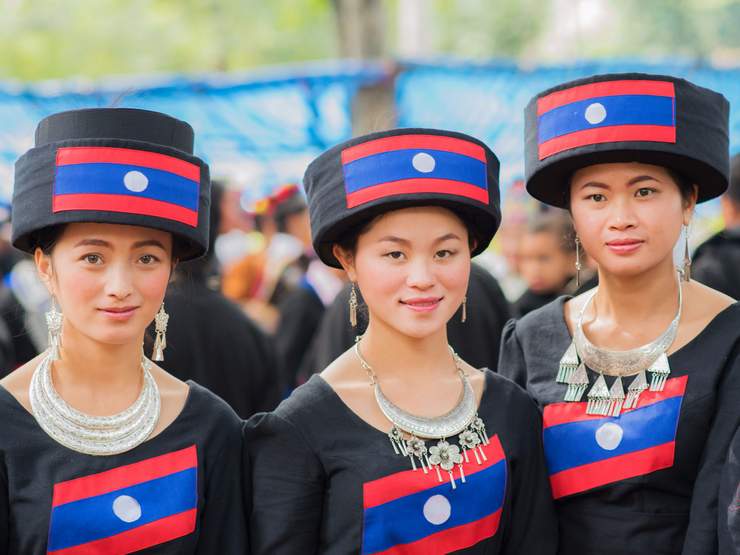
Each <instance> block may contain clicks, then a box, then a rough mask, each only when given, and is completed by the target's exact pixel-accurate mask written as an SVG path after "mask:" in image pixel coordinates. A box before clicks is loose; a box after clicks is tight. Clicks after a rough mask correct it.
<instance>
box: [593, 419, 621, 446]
mask: <svg viewBox="0 0 740 555" xmlns="http://www.w3.org/2000/svg"><path fill="white" fill-rule="evenodd" d="M622 437H624V430H623V429H622V427H621V426H620V425H619V424H615V423H614V422H607V423H606V424H604V425H603V426H601V427H600V428H599V429H598V430H596V443H598V444H599V447H601V448H602V449H605V450H606V451H614V450H615V449H616V448H617V447H619V444H620V443H622Z"/></svg>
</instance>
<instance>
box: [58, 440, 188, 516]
mask: <svg viewBox="0 0 740 555" xmlns="http://www.w3.org/2000/svg"><path fill="white" fill-rule="evenodd" d="M197 467H198V453H197V450H196V447H195V445H191V446H190V447H186V448H185V449H181V450H179V451H175V452H173V453H167V454H166V455H160V456H158V457H153V458H151V459H146V460H144V461H140V462H137V463H133V464H129V465H126V466H121V467H118V468H114V469H112V470H107V471H105V472H101V473H99V474H92V475H90V476H83V477H82V478H75V479H74V480H68V481H66V482H60V483H58V484H55V485H54V498H53V501H52V504H51V506H52V507H58V506H60V505H64V504H66V503H71V502H72V501H78V500H80V499H87V498H89V497H95V496H97V495H103V494H106V493H110V492H112V491H117V490H119V489H123V488H127V487H130V486H133V485H136V484H141V483H143V482H148V481H150V480H156V479H157V478H162V477H164V476H168V475H170V474H175V473H176V472H181V471H183V470H187V469H188V468H197Z"/></svg>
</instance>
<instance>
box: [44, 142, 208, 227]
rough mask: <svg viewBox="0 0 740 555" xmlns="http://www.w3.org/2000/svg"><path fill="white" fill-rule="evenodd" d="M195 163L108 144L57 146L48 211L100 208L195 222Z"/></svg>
mask: <svg viewBox="0 0 740 555" xmlns="http://www.w3.org/2000/svg"><path fill="white" fill-rule="evenodd" d="M199 193H200V166H198V165H196V164H193V163H191V162H187V161H186V160H182V159H180V158H176V157H174V156H168V155H166V154H159V153H157V152H149V151H144V150H136V149H132V148H110V147H65V148H60V149H58V150H57V156H56V177H55V180H54V191H53V200H52V210H53V212H55V213H56V212H67V211H70V210H101V211H108V212H125V213H128V214H141V215H144V216H154V217H158V218H165V219H167V220H173V221H176V222H180V223H183V224H186V225H189V226H191V227H197V226H198V197H199Z"/></svg>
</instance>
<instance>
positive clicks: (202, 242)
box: [12, 108, 211, 260]
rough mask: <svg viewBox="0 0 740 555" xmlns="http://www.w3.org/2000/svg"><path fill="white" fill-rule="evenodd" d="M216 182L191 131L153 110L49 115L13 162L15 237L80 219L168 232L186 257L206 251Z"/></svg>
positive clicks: (26, 238)
mask: <svg viewBox="0 0 740 555" xmlns="http://www.w3.org/2000/svg"><path fill="white" fill-rule="evenodd" d="M210 192H211V182H210V177H209V171H208V165H207V164H205V163H204V162H203V161H202V160H200V159H199V158H197V157H196V156H193V129H192V128H191V127H190V125H188V124H187V123H186V122H184V121H180V120H178V119H175V118H173V117H170V116H168V115H166V114H161V113H159V112H151V111H148V110H134V109H125V108H94V109H86V110H73V111H69V112H61V113H58V114H54V115H51V116H49V117H47V118H46V119H44V120H42V121H41V123H39V125H38V127H37V128H36V144H35V146H34V148H32V149H30V150H29V151H28V152H26V153H25V154H24V155H23V156H21V157H20V158H19V159H18V161H17V162H16V164H15V184H14V188H13V207H12V223H13V231H12V241H13V245H14V246H16V247H17V248H19V249H22V250H25V251H28V252H31V251H32V250H33V248H34V241H33V235H34V232H36V231H38V230H40V229H43V228H45V227H49V226H54V225H59V224H66V223H78V222H94V223H113V224H127V225H138V226H143V227H151V228H155V229H161V230H163V231H169V232H170V233H172V234H173V235H175V236H176V238H177V239H178V240H179V244H180V245H181V250H180V251H179V252H178V254H179V256H180V258H181V259H183V260H188V259H192V258H196V257H198V256H201V255H203V254H204V253H205V252H206V251H207V249H208V213H209V207H210Z"/></svg>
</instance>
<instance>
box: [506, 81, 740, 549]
mask: <svg viewBox="0 0 740 555" xmlns="http://www.w3.org/2000/svg"><path fill="white" fill-rule="evenodd" d="M728 112H729V105H728V103H727V101H726V100H725V99H724V97H722V96H721V95H719V94H717V93H715V92H713V91H710V90H707V89H703V88H701V87H697V86H695V85H693V84H691V83H689V82H687V81H685V80H682V79H676V78H673V77H665V76H652V75H642V74H624V75H602V76H596V77H591V78H588V79H583V80H579V81H575V82H571V83H566V84H564V85H561V86H558V87H556V88H554V89H551V90H548V91H545V92H543V93H541V94H540V95H538V96H537V97H536V98H535V99H533V100H532V102H531V103H530V104H529V106H528V108H527V113H526V118H527V119H526V125H527V132H526V149H527V152H526V161H527V178H528V182H527V187H528V190H529V192H530V193H531V194H532V195H533V196H535V197H536V198H538V199H540V200H542V201H543V202H546V203H549V204H551V205H554V206H559V207H562V208H568V209H569V210H570V213H571V215H572V217H573V222H574V225H575V229H576V233H577V237H578V239H579V242H580V245H581V246H582V247H583V249H584V250H585V251H586V252H587V253H588V255H589V256H590V257H591V258H592V259H593V260H594V261H595V262H596V263H597V265H598V273H599V286H598V288H597V289H594V290H592V291H589V292H586V293H584V294H582V295H579V296H577V297H575V298H569V297H561V298H559V299H557V300H555V301H553V302H552V303H550V304H549V305H546V306H544V307H542V308H541V309H539V310H536V311H534V312H532V313H530V314H528V315H527V316H525V317H524V318H522V319H521V320H520V321H518V322H510V323H509V324H508V325H507V327H506V329H505V332H504V338H503V340H502V350H501V357H500V362H499V372H501V373H502V374H504V375H506V376H509V377H511V378H512V379H514V380H515V381H517V382H518V383H520V384H521V385H522V386H525V387H526V388H527V389H528V391H529V392H530V393H531V394H532V395H533V396H534V397H535V399H536V400H537V401H538V403H539V404H540V405H541V406H542V407H543V410H544V415H543V427H544V436H543V437H544V444H545V453H546V457H547V465H548V470H549V473H550V483H551V486H552V490H553V496H554V498H555V500H556V510H557V513H558V518H559V529H560V548H559V552H560V553H579V554H581V555H588V554H596V553H599V554H602V553H614V554H616V553H671V554H675V553H684V554H687V555H700V554H712V553H716V552H717V520H718V515H717V498H718V490H719V481H720V474H721V471H722V465H723V464H724V461H725V459H726V456H727V450H728V445H729V443H730V440H731V438H732V436H733V434H734V433H735V431H736V430H737V427H738V422H739V421H740V360H739V358H738V352H739V350H740V304H738V303H736V302H734V301H733V299H731V298H729V297H727V296H725V295H723V294H721V293H718V292H717V291H714V290H712V289H709V288H707V287H705V286H703V285H701V284H699V283H697V282H694V281H691V280H690V260H689V257H688V247H687V246H686V245H685V244H684V240H685V239H683V238H682V241H681V243H680V245H681V253H682V255H683V262H682V263H681V264H680V270H679V271H677V269H676V267H675V264H674V259H673V249H674V245H676V243H677V242H678V241H679V237H680V236H681V228H682V226H683V227H684V228H687V227H688V225H689V223H690V220H691V217H692V213H693V209H694V206H695V204H696V202H701V201H705V200H707V199H710V198H713V197H716V196H717V195H719V194H721V193H722V191H724V189H725V188H726V187H727V176H728V170H729V154H728V129H727V126H728Z"/></svg>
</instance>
